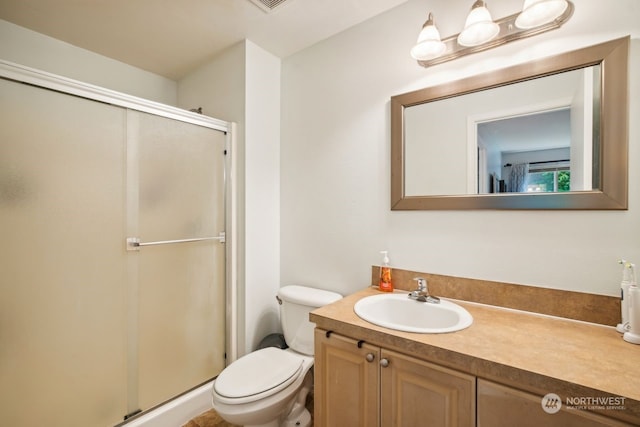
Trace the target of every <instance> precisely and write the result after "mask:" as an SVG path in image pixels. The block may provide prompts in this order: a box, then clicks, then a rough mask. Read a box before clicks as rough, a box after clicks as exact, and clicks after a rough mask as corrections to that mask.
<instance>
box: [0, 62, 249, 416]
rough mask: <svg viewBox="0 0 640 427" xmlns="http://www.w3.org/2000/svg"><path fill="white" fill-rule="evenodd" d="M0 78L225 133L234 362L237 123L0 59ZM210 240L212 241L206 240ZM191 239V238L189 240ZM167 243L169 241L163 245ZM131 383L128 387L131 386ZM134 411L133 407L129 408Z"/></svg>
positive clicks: (223, 237)
mask: <svg viewBox="0 0 640 427" xmlns="http://www.w3.org/2000/svg"><path fill="white" fill-rule="evenodd" d="M0 79H5V80H11V81H15V82H18V83H25V84H28V85H32V86H36V87H40V88H43V89H48V90H53V91H57V92H60V93H63V94H68V95H73V96H78V97H81V98H85V99H88V100H93V101H98V102H103V103H106V104H111V105H114V106H118V107H122V108H126V109H130V110H134V111H140V112H144V113H149V114H153V115H156V116H160V117H165V118H169V119H173V120H177V121H181V122H185V123H190V124H194V125H198V126H203V127H206V128H209V129H214V130H218V131H221V132H224V133H225V135H226V138H225V162H224V193H225V194H224V203H225V207H224V212H225V226H224V228H225V230H224V231H222V232H221V234H220V235H219V236H215V237H211V238H210V239H212V240H213V239H215V240H219V241H220V242H221V243H225V300H226V301H225V307H226V310H225V311H226V313H225V319H226V327H225V354H226V356H227V360H229V359H230V360H235V358H236V354H237V324H238V319H237V314H236V310H235V306H236V301H237V271H236V268H237V265H238V260H237V253H236V245H235V242H236V238H237V226H236V224H235V221H233V219H234V218H236V213H237V199H236V196H235V191H234V190H235V186H236V179H235V174H236V170H237V169H236V168H237V164H236V159H235V153H236V140H235V132H236V124H235V123H233V122H227V121H224V120H220V119H216V118H213V117H208V116H204V115H201V114H198V113H194V112H190V111H187V110H184V109H181V108H177V107H173V106H170V105H166V104H162V103H159V102H155V101H150V100H147V99H144V98H139V97H136V96H133V95H128V94H125V93H122V92H118V91H114V90H111V89H106V88H103V87H100V86H96V85H92V84H89V83H84V82H81V81H78V80H74V79H70V78H67V77H64V76H60V75H56V74H53V73H49V72H46V71H42V70H38V69H35V68H31V67H27V66H24V65H20V64H16V63H13V62H10V61H5V60H2V59H0ZM207 239H209V238H207ZM188 240H191V239H188ZM157 243H158V242H148V243H140V242H139V241H137V242H136V240H135V238H133V239H132V238H127V239H126V240H125V241H124V242H123V244H124V245H125V247H126V249H127V250H138V249H139V247H140V246H144V245H145V244H147V245H148V244H157ZM160 243H168V242H160ZM129 385H130V384H128V386H129ZM128 409H129V410H131V409H132V408H128Z"/></svg>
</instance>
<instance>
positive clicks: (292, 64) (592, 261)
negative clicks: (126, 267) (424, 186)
mask: <svg viewBox="0 0 640 427" xmlns="http://www.w3.org/2000/svg"><path fill="white" fill-rule="evenodd" d="M293 1H301V0H293ZM469 3H470V2H469ZM521 3H522V2H521V1H520V0H494V1H493V2H491V4H490V7H491V10H492V13H493V14H494V16H498V17H499V16H505V15H509V14H511V13H514V11H516V10H518V9H519V8H521V6H522V4H521ZM575 3H576V10H575V12H574V15H573V17H572V18H571V20H570V21H569V22H568V23H567V24H565V25H564V26H563V27H562V28H561V29H558V30H555V31H551V32H548V33H545V34H542V35H539V36H536V37H534V38H531V39H528V40H523V41H519V42H515V43H511V44H508V45H505V46H502V47H499V48H496V49H492V50H489V51H486V52H483V53H478V54H475V55H470V56H467V57H464V58H460V59H457V60H455V61H452V62H449V63H445V64H441V65H438V66H436V67H433V68H432V69H424V68H422V67H419V66H418V65H417V64H416V63H415V61H414V60H413V59H412V58H411V57H410V56H409V54H408V52H409V49H410V48H411V46H412V44H413V43H415V39H416V37H417V33H418V31H419V29H420V27H421V26H422V24H423V22H424V20H425V17H426V14H427V12H428V11H431V12H433V13H434V15H435V16H436V19H437V22H438V26H439V29H440V32H441V34H443V35H448V34H454V33H457V32H458V31H459V28H458V26H459V24H460V22H461V21H463V20H464V17H465V15H466V13H467V12H468V7H469V5H468V4H466V3H465V2H456V4H455V5H452V2H448V1H445V0H434V1H418V0H410V1H406V2H398V6H397V7H395V8H392V9H390V10H388V11H386V12H384V13H382V14H380V15H378V16H375V17H373V18H371V19H368V20H366V21H364V22H362V23H360V24H358V25H356V26H354V27H352V28H349V29H347V30H345V31H343V32H341V33H339V34H336V35H334V36H332V37H330V38H328V39H326V40H323V41H321V42H319V43H317V44H315V45H313V46H310V47H308V48H306V49H304V50H302V51H300V52H297V53H295V54H293V55H291V56H288V57H285V58H278V57H277V56H276V55H274V54H272V53H270V52H269V51H267V50H265V49H263V48H261V47H260V46H258V45H257V44H255V43H254V42H252V41H251V40H247V41H245V42H243V43H240V44H238V45H235V46H232V47H231V48H229V49H227V50H226V51H225V52H223V53H222V54H220V55H219V56H217V57H215V58H212V59H211V61H209V62H208V63H206V64H203V65H201V66H199V67H196V68H194V69H193V70H191V71H190V72H188V73H187V74H185V75H184V76H183V77H182V78H180V79H179V80H172V79H169V78H166V77H162V76H159V75H156V74H152V73H149V72H147V71H143V70H141V69H139V68H135V67H133V66H131V65H127V64H125V63H122V62H117V61H114V60H111V59H109V58H107V57H105V56H101V55H99V54H97V53H93V52H89V51H86V50H83V49H80V48H76V47H73V46H70V45H68V44H66V43H64V42H62V41H59V40H56V39H53V38H50V37H47V36H44V35H42V34H38V33H35V32H33V31H30V30H28V29H25V28H23V27H20V26H18V25H15V24H12V23H10V22H7V21H0V58H1V59H6V60H9V61H12V62H16V63H19V64H24V65H27V66H30V67H33V68H37V69H41V70H45V71H48V72H51V73H55V74H60V75H63V76H67V77H70V78H74V79H77V80H80V81H84V82H88V83H91V84H96V85H99V86H104V87H107V88H109V89H113V90H117V91H121V92H124V93H128V94H132V95H136V96H140V97H143V98H147V99H151V100H154V101H158V102H163V103H167V104H170V105H176V106H179V107H182V108H193V107H195V106H199V107H202V109H203V111H204V112H205V114H207V115H211V116H213V117H216V118H220V119H223V120H229V121H234V122H236V123H237V124H238V125H237V126H238V132H237V142H238V150H239V155H238V159H239V160H238V164H237V168H238V176H239V177H241V179H239V182H238V193H237V201H238V214H237V217H235V218H234V219H235V221H236V226H237V227H238V233H239V241H238V247H237V251H238V254H239V255H238V265H237V283H238V298H239V301H241V303H240V304H239V305H238V307H237V312H238V325H237V330H238V334H237V343H236V345H235V351H236V352H237V355H241V354H243V353H246V352H248V351H251V350H252V349H253V348H255V346H256V345H257V344H258V342H259V341H260V339H261V338H262V337H263V336H265V335H266V334H267V333H270V332H272V331H274V330H277V329H278V327H279V326H278V311H277V310H278V307H277V304H276V301H275V299H274V295H275V293H276V291H277V289H278V288H279V287H280V286H281V285H284V284H306V285H309V286H314V287H318V288H322V289H327V290H331V291H335V292H339V293H341V294H343V295H347V294H350V293H353V292H355V291H358V290H360V289H362V288H363V287H366V286H367V285H368V284H369V282H370V276H371V266H372V265H374V264H379V262H380V256H379V251H380V250H388V251H389V254H390V258H391V263H392V265H394V266H397V267H399V268H403V269H407V270H415V271H424V272H430V273H436V274H443V275H452V276H459V277H468V278H475V279H484V280H492V281H499V282H508V283H516V284H523V285H532V286H540V287H550V288H556V289H563V290H575V291H581V292H588V293H595V294H602V295H611V296H613V295H618V293H619V278H620V271H619V265H618V264H617V262H616V261H617V260H618V259H619V258H626V259H629V260H640V245H639V244H638V240H637V239H638V237H639V236H640V216H639V215H638V214H637V213H638V212H637V209H638V205H637V204H636V203H638V202H639V195H640V193H639V190H640V189H639V188H638V182H639V181H640V180H639V177H638V173H637V169H636V168H637V167H638V166H639V165H640V157H639V156H640V153H639V151H638V145H639V143H640V128H639V125H638V122H637V120H634V118H637V117H639V114H640V111H639V110H638V109H639V108H640V87H639V85H638V82H637V80H636V79H634V78H631V79H630V82H629V84H630V87H629V92H630V93H629V100H630V102H629V117H630V123H629V208H628V210H621V211H598V210H595V211H589V210H579V211H546V210H543V211H527V210H523V211H507V210H480V211H420V212H411V211H391V210H390V203H389V193H390V182H389V163H390V160H389V159H390V143H389V141H390V125H389V121H390V113H389V99H390V97H391V96H393V95H397V94H400V93H404V92H408V91H411V90H415V89H418V88H421V87H425V86H431V85H436V84H439V83H442V82H445V81H450V80H455V79H459V78H463V77H467V76H472V75H475V74H478V73H482V72H486V71H491V70H495V69H499V68H503V67H505V66H508V65H512V64H516V63H522V62H526V61H529V60H531V59H536V58H543V57H546V56H550V55H553V54H556V53H560V52H564V51H567V50H573V49H576V48H579V47H586V46H589V45H593V44H597V43H600V42H602V41H606V40H610V39H615V38H619V37H623V36H626V35H630V36H631V39H632V40H631V51H630V72H629V75H630V76H635V75H638V71H639V70H638V69H639V67H640V59H639V58H640V50H639V49H640V48H639V46H638V40H637V39H638V37H639V36H640V34H639V32H640V24H638V20H637V19H636V17H637V16H638V15H640V10H639V7H640V6H639V5H638V2H636V1H634V0H625V1H620V2H615V7H614V6H613V5H612V4H609V3H608V2H601V1H597V0H581V1H579V2H577V1H576V2H575ZM0 19H3V16H1V15H0ZM238 70H241V72H238ZM258 136H259V137H258Z"/></svg>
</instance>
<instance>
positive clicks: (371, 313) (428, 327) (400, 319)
mask: <svg viewBox="0 0 640 427" xmlns="http://www.w3.org/2000/svg"><path fill="white" fill-rule="evenodd" d="M353 309H354V311H355V312H356V314H357V315H358V316H359V317H361V318H362V319H364V320H366V321H367V322H370V323H373V324H374V325H378V326H384V327H385V328H389V329H395V330H397V331H405V332H416V333H420V334H440V333H444V332H455V331H459V330H461V329H464V328H467V327H469V326H470V325H471V324H472V323H473V317H471V314H469V312H468V311H467V310H465V309H464V308H462V307H460V306H459V305H457V304H454V303H452V302H450V301H445V300H440V303H439V304H432V303H428V302H420V301H416V300H414V299H411V298H409V296H408V295H407V294H401V293H394V294H380V295H372V296H370V297H365V298H362V299H361V300H359V301H358V302H356V304H355V306H354V307H353Z"/></svg>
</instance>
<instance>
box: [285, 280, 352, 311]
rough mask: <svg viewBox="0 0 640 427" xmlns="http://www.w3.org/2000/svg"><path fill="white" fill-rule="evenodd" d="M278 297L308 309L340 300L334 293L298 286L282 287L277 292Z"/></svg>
mask: <svg viewBox="0 0 640 427" xmlns="http://www.w3.org/2000/svg"><path fill="white" fill-rule="evenodd" d="M278 296H279V297H280V298H281V299H283V300H284V301H287V302H291V303H295V304H301V305H307V306H310V307H322V306H323V305H327V304H331V303H332V302H335V301H338V300H339V299H341V298H342V295H340V294H339V293H336V292H331V291H325V290H324V289H316V288H310V287H307V286H299V285H289V286H283V287H282V288H280V289H279V290H278Z"/></svg>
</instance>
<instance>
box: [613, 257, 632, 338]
mask: <svg viewBox="0 0 640 427" xmlns="http://www.w3.org/2000/svg"><path fill="white" fill-rule="evenodd" d="M618 264H622V281H621V282H620V315H621V318H622V321H621V322H620V323H618V326H616V330H617V331H618V332H620V333H621V334H624V333H625V332H626V331H627V330H628V327H629V286H631V284H632V283H634V282H635V265H633V264H632V263H630V262H628V261H626V260H624V259H621V260H619V261H618Z"/></svg>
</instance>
